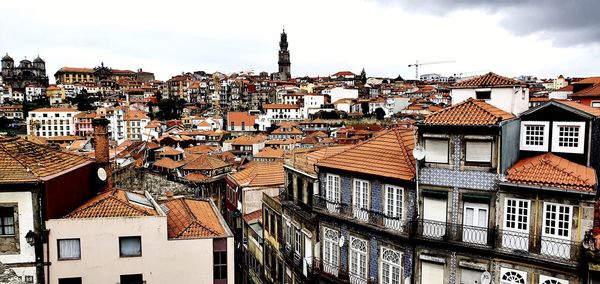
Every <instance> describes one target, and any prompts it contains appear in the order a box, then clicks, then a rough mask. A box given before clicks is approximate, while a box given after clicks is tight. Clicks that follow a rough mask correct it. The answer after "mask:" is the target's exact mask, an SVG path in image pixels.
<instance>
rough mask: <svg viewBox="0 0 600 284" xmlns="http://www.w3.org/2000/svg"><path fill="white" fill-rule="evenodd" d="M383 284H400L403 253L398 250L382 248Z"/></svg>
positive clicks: (381, 276)
mask: <svg viewBox="0 0 600 284" xmlns="http://www.w3.org/2000/svg"><path fill="white" fill-rule="evenodd" d="M380 257H381V272H380V276H379V282H380V283H381V284H400V279H401V278H400V277H401V275H402V273H401V271H402V270H401V261H402V253H400V252H399V251H397V250H393V249H388V248H381V255H380Z"/></svg>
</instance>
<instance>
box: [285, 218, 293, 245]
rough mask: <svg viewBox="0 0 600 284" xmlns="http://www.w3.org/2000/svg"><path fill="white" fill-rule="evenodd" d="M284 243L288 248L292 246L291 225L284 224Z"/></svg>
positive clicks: (288, 223)
mask: <svg viewBox="0 0 600 284" xmlns="http://www.w3.org/2000/svg"><path fill="white" fill-rule="evenodd" d="M285 243H286V245H287V246H288V247H291V246H292V223H290V222H289V221H288V222H286V223H285Z"/></svg>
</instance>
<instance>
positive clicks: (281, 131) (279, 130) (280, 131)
mask: <svg viewBox="0 0 600 284" xmlns="http://www.w3.org/2000/svg"><path fill="white" fill-rule="evenodd" d="M287 128H289V127H283V126H282V127H279V128H277V129H275V130H273V132H271V134H290V135H301V134H302V130H300V129H298V128H296V127H292V128H291V129H290V130H289V131H288V130H287Z"/></svg>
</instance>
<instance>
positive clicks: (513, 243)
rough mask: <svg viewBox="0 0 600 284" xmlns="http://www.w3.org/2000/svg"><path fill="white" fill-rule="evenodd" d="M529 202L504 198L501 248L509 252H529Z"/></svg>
mask: <svg viewBox="0 0 600 284" xmlns="http://www.w3.org/2000/svg"><path fill="white" fill-rule="evenodd" d="M530 208H531V201H529V200H526V199H516V198H506V200H505V201H504V232H503V233H502V247H503V248H506V249H511V250H523V251H528V250H529V214H530Z"/></svg>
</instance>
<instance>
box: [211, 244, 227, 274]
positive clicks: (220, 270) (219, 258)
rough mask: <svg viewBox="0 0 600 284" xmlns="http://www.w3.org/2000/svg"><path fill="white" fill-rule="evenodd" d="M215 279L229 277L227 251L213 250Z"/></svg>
mask: <svg viewBox="0 0 600 284" xmlns="http://www.w3.org/2000/svg"><path fill="white" fill-rule="evenodd" d="M213 279H214V280H222V279H227V252H226V251H215V252H213Z"/></svg>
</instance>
